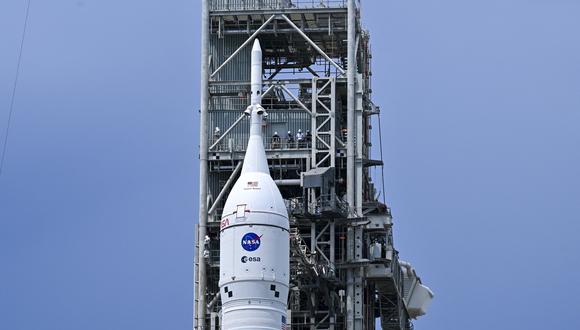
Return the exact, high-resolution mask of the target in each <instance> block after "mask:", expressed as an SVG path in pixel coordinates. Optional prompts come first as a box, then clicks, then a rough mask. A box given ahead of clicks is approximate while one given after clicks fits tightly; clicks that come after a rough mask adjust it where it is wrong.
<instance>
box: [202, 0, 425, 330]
mask: <svg viewBox="0 0 580 330" xmlns="http://www.w3.org/2000/svg"><path fill="white" fill-rule="evenodd" d="M360 5H361V3H360V0H202V22H201V25H202V29H201V31H202V50H201V51H202V56H201V107H200V190H199V192H200V199H199V223H198V225H197V227H196V254H195V278H194V281H195V284H194V290H195V292H194V294H195V310H194V318H195V319H194V329H212V330H213V329H220V326H221V323H220V311H221V294H222V293H220V287H219V283H218V282H219V278H220V270H219V265H220V251H219V247H220V242H219V237H220V227H221V226H222V225H223V224H221V220H222V210H223V207H224V203H225V201H226V200H227V197H228V194H229V193H230V191H231V190H232V188H233V184H234V183H235V182H236V180H237V179H238V178H239V176H240V172H241V169H242V166H243V161H244V155H245V153H246V147H247V142H248V139H249V137H250V124H249V119H248V118H249V117H248V116H246V115H245V114H244V110H246V108H247V107H248V105H249V104H251V84H250V82H251V49H252V44H253V42H254V40H255V39H256V38H259V40H260V43H261V46H262V56H263V92H262V93H261V98H262V99H261V104H262V107H263V108H264V109H265V111H266V112H267V114H268V116H267V118H266V119H265V120H263V122H262V135H263V144H264V148H265V150H266V155H267V158H268V166H269V171H270V175H271V176H272V178H273V179H274V182H275V183H276V184H277V185H278V188H279V190H280V192H281V194H282V198H283V200H284V203H285V206H286V209H287V211H288V216H289V220H290V240H289V242H288V244H289V248H290V287H289V298H288V313H287V315H288V316H287V324H288V325H287V328H289V329H295V330H298V329H347V330H362V329H369V330H372V329H375V324H376V319H377V318H380V323H381V327H382V329H389V330H390V329H393V330H394V329H398V330H404V329H412V323H411V321H410V320H411V319H413V318H416V317H419V316H421V315H423V314H424V313H425V312H426V309H427V307H428V304H429V303H430V301H431V299H432V297H433V293H432V292H431V291H430V290H429V289H428V288H427V287H426V286H424V285H423V284H422V283H421V280H420V278H419V277H418V276H417V274H416V272H415V270H414V269H413V267H412V266H411V265H410V264H409V263H407V262H404V261H401V260H399V256H398V252H397V250H396V249H395V247H394V245H393V221H392V217H391V213H390V209H389V207H388V206H387V205H386V203H385V202H384V197H383V196H384V189H377V188H376V183H377V182H379V183H380V182H382V178H381V177H379V178H372V177H371V170H370V169H372V168H375V167H379V168H380V167H382V166H383V160H382V159H381V157H377V156H374V155H373V154H371V142H373V141H371V140H372V139H371V136H373V135H375V136H376V135H377V134H371V132H372V131H371V129H372V128H373V127H372V126H373V125H372V124H373V123H376V124H377V126H378V124H379V120H378V116H379V115H380V108H379V107H378V106H377V105H375V104H374V103H373V102H372V97H371V96H372V89H371V74H372V71H371V57H372V55H371V51H370V46H369V33H368V32H367V31H366V30H364V29H363V28H362V26H361V16H360ZM375 129H376V128H375ZM378 142H379V141H376V142H375V143H377V144H378ZM377 154H379V153H377ZM373 156H374V157H373ZM376 172H377V173H381V171H380V170H379V171H376ZM373 179H375V180H376V181H373ZM381 188H382V187H381ZM237 243H238V242H232V244H237Z"/></svg>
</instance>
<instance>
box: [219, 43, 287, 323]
mask: <svg viewBox="0 0 580 330" xmlns="http://www.w3.org/2000/svg"><path fill="white" fill-rule="evenodd" d="M261 94H262V49H261V48H260V42H259V41H258V40H256V41H255V42H254V46H253V47H252V81H251V100H252V102H251V105H250V106H249V107H248V109H247V110H246V114H249V115H250V121H251V124H250V139H249V141H248V146H247V148H246V155H245V157H244V165H243V167H242V171H241V174H240V177H239V179H238V181H237V182H236V183H235V185H234V187H233V188H232V190H231V192H230V194H229V196H228V199H227V201H226V203H225V206H224V209H223V213H222V219H221V230H220V281H219V286H220V292H221V301H222V311H221V313H222V315H221V328H222V329H225V330H240V329H244V330H250V329H252V330H256V329H272V330H280V329H285V328H286V323H287V320H286V310H287V299H288V285H289V276H290V260H289V224H288V212H287V210H286V207H285V205H284V200H283V199H282V195H281V194H280V191H279V190H278V187H277V186H276V183H275V182H274V180H272V177H270V171H269V169H268V161H267V159H266V152H265V151H264V145H263V138H262V120H263V116H264V115H266V113H265V111H264V109H263V108H262V106H261V99H262V95H261Z"/></svg>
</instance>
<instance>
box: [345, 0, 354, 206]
mask: <svg viewBox="0 0 580 330" xmlns="http://www.w3.org/2000/svg"><path fill="white" fill-rule="evenodd" d="M355 22H356V9H355V4H354V0H348V30H347V34H348V41H347V47H348V50H347V62H348V71H347V109H346V112H347V118H346V125H347V128H346V130H347V132H346V134H347V137H346V198H347V202H348V206H349V209H350V213H352V214H349V216H350V217H354V216H355V214H354V207H355V200H354V196H355V186H354V185H355V182H354V166H355V165H354V159H355V150H354V138H355V132H356V126H355V114H354V111H355V73H356V58H355V51H356V49H355V47H356V40H355V39H356V27H355Z"/></svg>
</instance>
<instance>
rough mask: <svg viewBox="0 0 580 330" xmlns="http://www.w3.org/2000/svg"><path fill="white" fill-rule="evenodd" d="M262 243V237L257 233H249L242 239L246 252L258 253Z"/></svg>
mask: <svg viewBox="0 0 580 330" xmlns="http://www.w3.org/2000/svg"><path fill="white" fill-rule="evenodd" d="M261 243H262V236H258V234H256V233H247V234H245V235H244V237H242V247H243V248H244V250H246V251H250V252H252V251H256V250H257V249H258V248H259V247H260V244H261Z"/></svg>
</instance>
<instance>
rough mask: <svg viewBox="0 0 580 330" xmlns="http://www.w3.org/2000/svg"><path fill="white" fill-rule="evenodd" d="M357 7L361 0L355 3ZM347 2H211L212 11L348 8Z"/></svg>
mask: <svg viewBox="0 0 580 330" xmlns="http://www.w3.org/2000/svg"><path fill="white" fill-rule="evenodd" d="M355 2H356V3H357V5H358V4H359V2H360V0H357V1H355ZM347 4H348V1H347V0H210V10H212V11H229V10H268V9H293V8H296V9H308V8H346V7H347Z"/></svg>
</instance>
